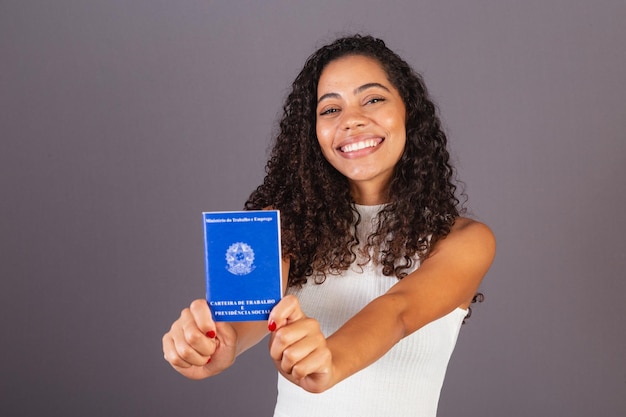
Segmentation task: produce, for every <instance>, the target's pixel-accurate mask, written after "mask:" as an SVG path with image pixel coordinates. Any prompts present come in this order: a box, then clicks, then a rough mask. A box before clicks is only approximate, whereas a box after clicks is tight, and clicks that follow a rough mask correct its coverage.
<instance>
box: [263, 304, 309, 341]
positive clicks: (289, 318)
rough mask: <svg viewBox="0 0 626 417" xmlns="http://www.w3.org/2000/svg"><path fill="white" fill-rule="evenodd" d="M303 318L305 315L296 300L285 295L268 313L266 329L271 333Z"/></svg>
mask: <svg viewBox="0 0 626 417" xmlns="http://www.w3.org/2000/svg"><path fill="white" fill-rule="evenodd" d="M305 317H306V315H305V314H304V312H303V311H302V309H301V307H300V302H299V301H298V298H297V297H295V296H293V295H287V296H285V297H284V298H283V299H282V300H280V301H279V302H278V304H276V305H275V306H274V308H273V309H272V311H271V312H270V316H269V318H268V325H267V327H268V329H269V330H270V331H272V332H273V331H275V330H276V329H280V328H281V327H283V326H285V325H286V324H289V323H293V322H295V321H298V320H300V319H303V318H305Z"/></svg>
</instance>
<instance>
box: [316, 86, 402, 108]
mask: <svg viewBox="0 0 626 417" xmlns="http://www.w3.org/2000/svg"><path fill="white" fill-rule="evenodd" d="M369 88H382V89H383V90H385V91H388V92H391V91H389V89H388V88H387V87H385V86H384V85H382V84H381V83H367V84H363V85H362V86H360V87H357V88H355V89H354V91H353V93H354V94H359V93H362V92H363V91H365V90H367V89H369ZM328 98H341V95H340V94H339V93H326V94H323V95H322V96H321V97H320V98H319V99H317V104H319V103H320V102H321V101H322V100H325V99H328Z"/></svg>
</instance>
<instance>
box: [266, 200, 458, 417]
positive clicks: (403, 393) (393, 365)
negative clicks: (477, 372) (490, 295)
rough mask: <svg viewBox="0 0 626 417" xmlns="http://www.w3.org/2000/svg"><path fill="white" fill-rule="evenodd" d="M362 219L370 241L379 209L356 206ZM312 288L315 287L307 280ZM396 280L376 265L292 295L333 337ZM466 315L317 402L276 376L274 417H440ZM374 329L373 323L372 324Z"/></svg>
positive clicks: (453, 316) (403, 346) (420, 336)
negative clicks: (448, 371) (447, 374)
mask: <svg viewBox="0 0 626 417" xmlns="http://www.w3.org/2000/svg"><path fill="white" fill-rule="evenodd" d="M356 207H357V210H358V211H359V213H360V214H361V218H362V220H361V225H363V226H365V227H361V225H359V229H360V230H358V231H357V233H358V235H359V240H360V241H361V242H363V241H364V239H363V237H364V236H366V235H367V234H369V232H370V230H372V228H373V227H375V226H374V224H373V221H374V220H375V217H376V214H377V213H378V210H379V209H380V208H381V206H358V205H357V206H356ZM309 281H313V280H309ZM397 282H398V280H397V278H395V277H386V276H384V275H383V274H382V272H381V270H380V267H377V266H375V265H373V264H372V263H371V262H370V263H368V264H367V265H365V266H363V267H360V266H358V265H353V266H352V267H351V268H350V269H349V270H347V271H345V272H344V273H343V274H341V275H339V276H336V275H328V277H327V279H326V281H325V282H324V283H323V284H321V285H318V284H315V283H314V282H308V283H307V284H305V285H304V286H303V287H302V288H290V289H289V290H288V293H290V294H293V295H295V296H297V297H298V299H299V300H300V304H301V306H302V310H303V311H304V313H305V314H306V315H307V316H309V317H313V318H315V319H317V320H318V321H319V322H320V325H321V328H322V332H323V333H324V335H326V336H329V335H331V334H332V333H334V332H335V331H336V330H337V329H338V328H339V327H341V325H343V324H344V323H345V322H346V321H347V320H348V319H349V318H351V317H352V316H354V315H355V314H356V313H357V312H358V311H359V310H361V309H362V308H363V307H364V306H365V305H366V304H367V303H369V302H370V301H371V300H373V299H374V298H376V297H378V296H380V295H382V294H384V293H385V292H386V291H387V290H388V289H389V288H391V287H392V286H393V285H394V284H395V283H397ZM466 314H467V311H466V310H463V309H461V308H457V309H455V310H453V311H452V312H450V313H449V314H447V315H446V316H444V317H442V318H440V319H438V320H435V321H433V322H431V323H429V324H428V325H426V326H424V327H422V328H421V329H419V330H418V331H416V332H414V333H413V334H411V335H409V336H407V337H405V338H404V339H402V340H401V341H400V342H399V343H397V344H396V345H395V346H394V347H393V348H392V349H391V350H390V351H389V352H387V353H386V354H385V355H384V356H383V357H382V358H380V359H379V360H378V361H376V362H375V363H373V364H372V365H370V366H368V367H367V368H365V369H363V370H361V371H360V372H358V373H356V374H354V375H352V376H351V377H349V378H347V379H345V380H344V381H342V382H340V383H339V384H337V385H335V386H334V387H333V388H331V389H329V390H327V391H325V392H323V393H321V394H312V393H309V392H307V391H305V390H303V389H302V388H300V387H298V386H296V385H294V384H292V383H291V382H289V381H287V380H286V379H285V378H283V377H282V376H281V375H278V400H277V403H276V409H275V412H274V417H320V416H328V417H369V416H371V417H382V416H393V417H404V416H407V417H408V416H411V417H435V416H436V414H437V404H438V402H439V394H440V392H441V387H442V385H443V380H444V376H445V372H446V368H447V366H448V362H449V360H450V356H451V355H452V351H453V350H454V346H455V344H456V340H457V336H458V334H459V330H460V328H461V324H462V322H463V318H464V317H465V315H466ZM373 325H375V323H373Z"/></svg>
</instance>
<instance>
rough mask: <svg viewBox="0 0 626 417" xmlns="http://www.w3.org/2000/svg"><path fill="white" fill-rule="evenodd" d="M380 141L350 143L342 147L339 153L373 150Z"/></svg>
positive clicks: (369, 140)
mask: <svg viewBox="0 0 626 417" xmlns="http://www.w3.org/2000/svg"><path fill="white" fill-rule="evenodd" d="M380 142H381V141H380V140H376V139H367V140H364V141H361V142H355V143H350V144H348V145H345V146H342V147H341V148H340V149H341V152H354V151H358V150H361V149H365V148H373V147H375V146H377V145H378V144H379V143H380Z"/></svg>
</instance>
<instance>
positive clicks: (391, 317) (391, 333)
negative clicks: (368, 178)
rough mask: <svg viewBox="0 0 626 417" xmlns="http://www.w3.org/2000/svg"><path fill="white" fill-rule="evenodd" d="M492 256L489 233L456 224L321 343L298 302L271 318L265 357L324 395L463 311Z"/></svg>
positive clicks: (462, 221)
mask: <svg viewBox="0 0 626 417" xmlns="http://www.w3.org/2000/svg"><path fill="white" fill-rule="evenodd" d="M494 254H495V239H494V236H493V234H492V232H491V230H490V229H489V228H488V227H487V226H485V225H483V224H481V223H478V222H475V221H472V220H469V219H463V218H459V219H457V221H456V223H455V225H454V226H453V228H452V230H451V232H450V234H449V235H448V236H447V237H446V238H445V239H442V240H440V241H439V242H438V243H437V244H436V245H435V247H434V248H433V250H432V252H431V254H430V256H429V257H428V259H426V260H425V261H424V262H422V265H421V266H420V267H419V268H418V269H417V270H416V271H415V272H413V273H411V274H409V275H408V276H406V277H405V278H403V279H402V280H401V281H399V282H398V283H397V284H396V285H394V286H393V287H392V288H391V289H390V290H389V291H388V292H387V293H385V294H384V295H382V296H380V297H378V298H376V299H374V300H373V301H372V302H370V303H369V304H368V305H367V306H365V307H364V308H363V309H362V310H361V311H360V312H359V313H357V314H356V315H355V316H354V317H353V318H352V319H350V320H348V322H346V323H345V324H344V325H343V326H342V327H341V328H340V329H339V330H337V331H336V332H335V333H334V334H332V335H331V336H329V337H328V339H325V338H324V337H323V335H322V334H321V332H320V330H319V324H318V323H317V322H316V321H315V320H314V319H311V318H308V317H306V316H305V315H304V314H303V313H302V311H301V310H300V306H299V303H298V301H297V299H295V297H285V299H284V300H283V301H281V303H279V304H278V305H277V306H276V307H275V308H274V310H273V311H272V313H271V314H270V323H271V322H272V321H273V322H274V323H276V328H277V330H276V331H275V332H274V334H273V335H272V339H271V341H270V343H271V345H270V354H271V356H272V358H273V359H274V361H275V363H276V366H277V368H278V370H279V371H280V372H281V373H282V374H283V375H284V376H285V377H286V378H287V379H289V380H291V381H292V382H294V383H296V384H298V385H300V386H302V387H303V388H304V389H306V390H308V391H311V392H321V391H324V390H326V389H328V388H330V387H332V386H333V385H335V384H336V383H338V382H339V381H342V380H343V379H345V378H347V377H349V376H350V375H352V374H354V373H356V372H358V371H359V370H361V369H363V368H365V367H367V366H368V365H370V364H371V363H373V362H375V361H376V360H377V359H379V358H380V357H381V356H383V355H384V354H385V353H386V352H387V351H388V350H389V349H391V348H392V347H393V346H394V345H395V344H396V343H397V342H398V341H400V340H401V339H402V338H404V337H406V336H408V335H410V334H411V333H413V332H415V331H416V330H418V329H419V328H421V327H423V326H424V325H426V324H428V323H430V322H432V321H434V320H436V319H438V318H440V317H443V316H444V315H446V314H447V313H449V312H450V311H452V310H454V309H455V308H457V307H462V308H466V307H467V306H468V305H469V304H470V302H471V300H472V298H473V296H474V294H475V293H476V291H477V289H478V286H479V284H480V282H481V280H482V279H483V277H484V275H485V274H486V273H487V270H488V269H489V266H490V265H491V262H492V261H493V257H494Z"/></svg>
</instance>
